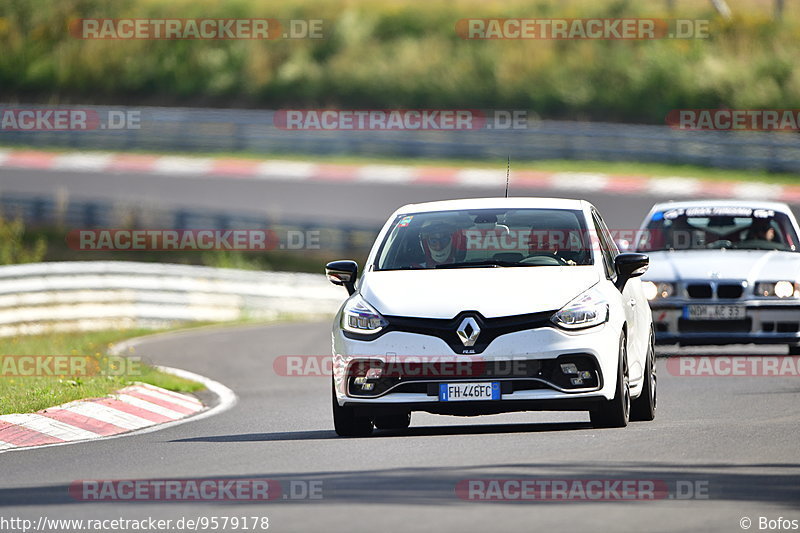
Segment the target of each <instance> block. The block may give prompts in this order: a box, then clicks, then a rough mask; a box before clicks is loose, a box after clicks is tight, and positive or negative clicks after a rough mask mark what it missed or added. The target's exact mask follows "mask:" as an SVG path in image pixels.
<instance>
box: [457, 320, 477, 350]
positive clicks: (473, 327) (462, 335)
mask: <svg viewBox="0 0 800 533" xmlns="http://www.w3.org/2000/svg"><path fill="white" fill-rule="evenodd" d="M456 333H458V338H459V339H461V343H462V344H463V345H464V346H475V341H477V340H478V335H480V334H481V328H480V327H479V326H478V323H477V322H475V319H474V318H472V317H470V316H468V317H467V318H465V319H464V320H462V321H461V325H460V326H458V329H457V330H456Z"/></svg>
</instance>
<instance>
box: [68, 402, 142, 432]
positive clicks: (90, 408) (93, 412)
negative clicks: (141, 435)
mask: <svg viewBox="0 0 800 533" xmlns="http://www.w3.org/2000/svg"><path fill="white" fill-rule="evenodd" d="M63 409H64V410H66V411H70V412H72V413H75V414H78V415H81V416H85V417H88V418H93V419H95V420H99V421H100V422H105V423H106V424H113V425H115V426H117V427H121V428H123V429H140V428H145V427H147V426H152V425H153V424H155V423H156V422H153V421H152V420H147V419H146V418H142V417H140V416H136V415H132V414H130V413H126V412H125V411H120V410H119V409H115V408H113V407H111V406H108V405H103V404H101V403H97V402H76V403H74V404H71V405H66V406H64V407H63Z"/></svg>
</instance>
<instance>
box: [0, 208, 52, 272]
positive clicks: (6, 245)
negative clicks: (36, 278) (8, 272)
mask: <svg viewBox="0 0 800 533" xmlns="http://www.w3.org/2000/svg"><path fill="white" fill-rule="evenodd" d="M24 237H25V224H24V223H23V222H22V220H20V219H15V220H6V219H4V218H3V217H2V216H1V215H0V265H16V264H18V263H37V262H39V261H41V260H42V259H43V258H44V256H45V254H46V253H47V241H46V240H45V239H44V238H43V237H38V238H36V239H35V240H34V241H33V242H32V243H28V242H26V241H25V240H24Z"/></svg>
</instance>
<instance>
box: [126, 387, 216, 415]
mask: <svg viewBox="0 0 800 533" xmlns="http://www.w3.org/2000/svg"><path fill="white" fill-rule="evenodd" d="M127 390H134V391H136V392H138V393H139V394H142V395H144V396H148V397H150V398H153V399H156V400H161V401H163V402H169V403H172V404H175V405H178V406H180V407H185V408H186V409H191V410H192V411H197V410H198V409H200V408H201V407H202V405H200V406H198V405H197V403H195V402H187V401H186V400H184V399H183V398H176V397H175V396H168V395H166V394H161V393H160V392H158V391H154V390H149V389H146V388H144V387H131V388H128V389H125V390H124V391H123V392H125V391H127Z"/></svg>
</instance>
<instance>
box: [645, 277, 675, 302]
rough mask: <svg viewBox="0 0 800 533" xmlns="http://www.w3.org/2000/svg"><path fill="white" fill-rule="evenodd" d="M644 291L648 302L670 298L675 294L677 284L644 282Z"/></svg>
mask: <svg viewBox="0 0 800 533" xmlns="http://www.w3.org/2000/svg"><path fill="white" fill-rule="evenodd" d="M642 290H643V291H644V295H645V297H646V298H647V299H648V300H658V299H659V298H669V297H670V296H672V295H673V294H675V284H673V283H666V282H663V281H658V282H656V281H643V282H642Z"/></svg>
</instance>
